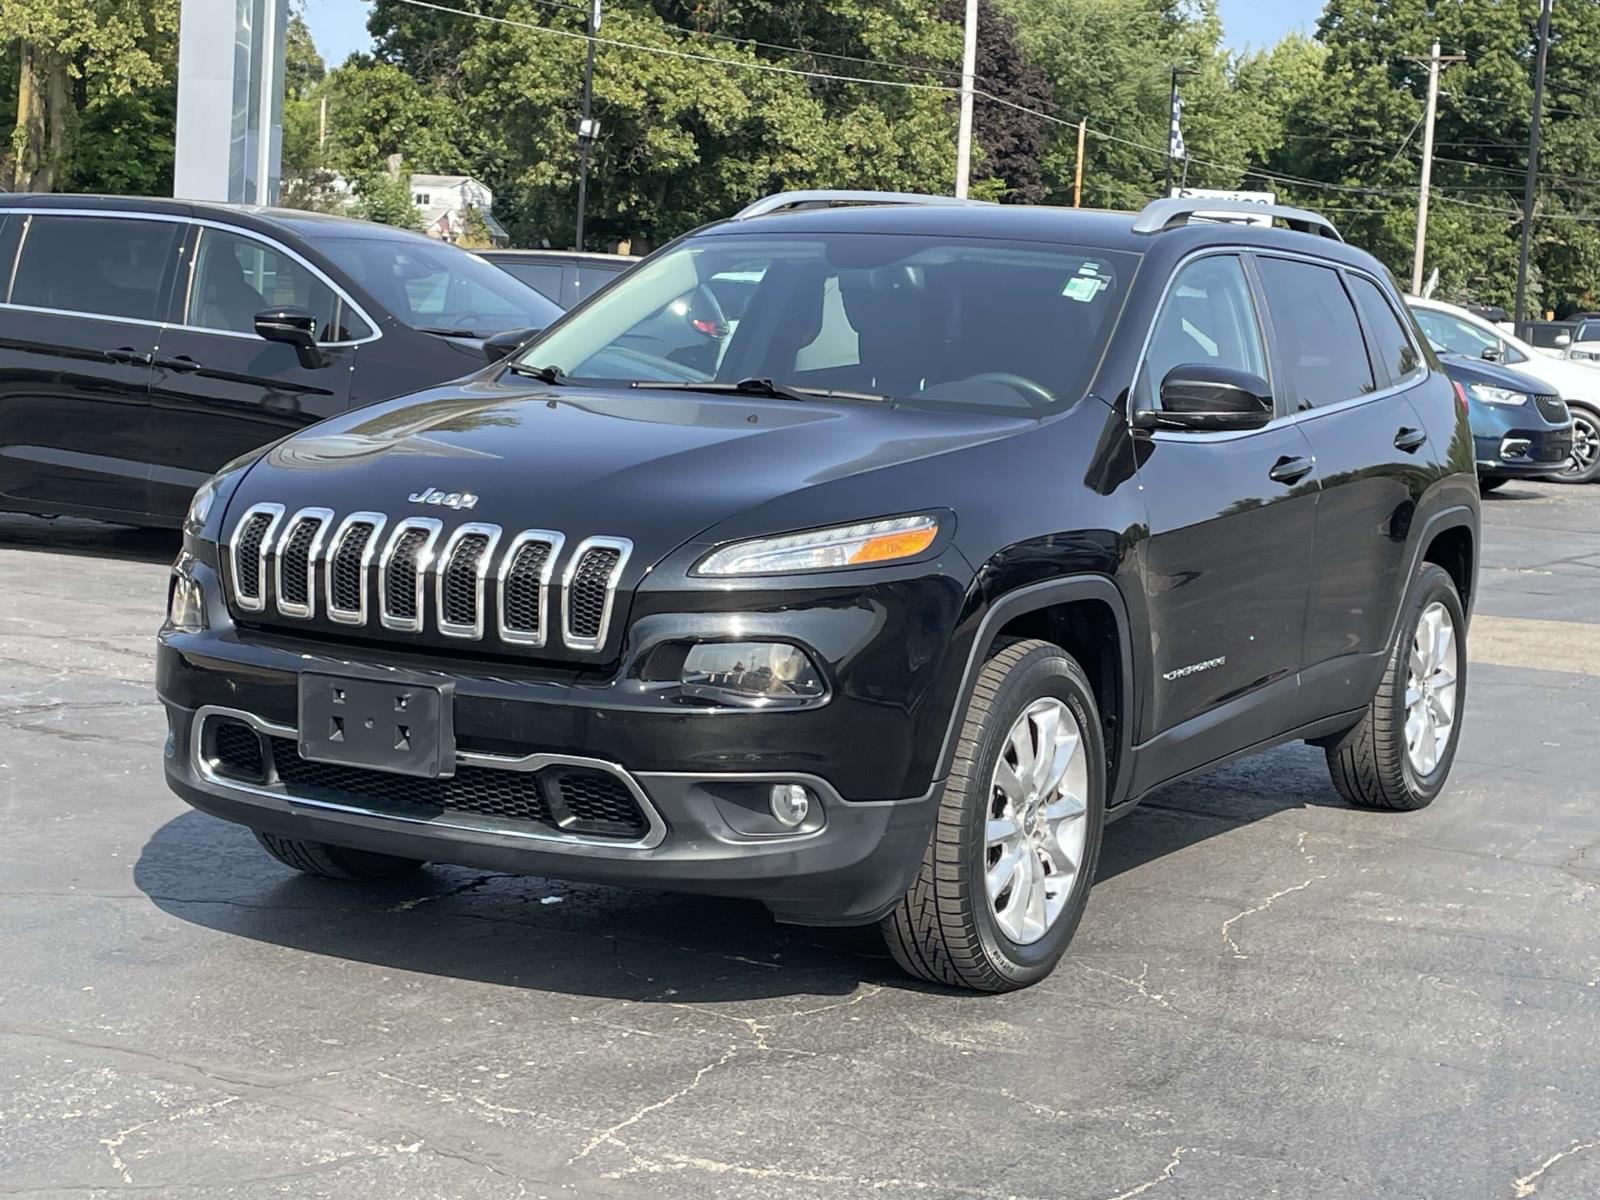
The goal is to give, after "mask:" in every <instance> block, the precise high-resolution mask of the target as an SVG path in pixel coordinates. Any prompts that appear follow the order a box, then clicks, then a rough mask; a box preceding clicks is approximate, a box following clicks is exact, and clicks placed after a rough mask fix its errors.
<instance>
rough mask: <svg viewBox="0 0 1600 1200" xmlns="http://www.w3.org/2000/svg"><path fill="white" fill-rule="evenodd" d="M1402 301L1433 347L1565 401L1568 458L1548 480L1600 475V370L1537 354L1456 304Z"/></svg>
mask: <svg viewBox="0 0 1600 1200" xmlns="http://www.w3.org/2000/svg"><path fill="white" fill-rule="evenodd" d="M1406 303H1407V304H1408V305H1410V306H1411V311H1412V313H1413V314H1414V315H1415V316H1416V318H1417V324H1419V325H1420V326H1422V332H1423V333H1425V334H1426V335H1427V336H1428V340H1429V341H1431V342H1432V343H1433V344H1434V345H1435V346H1442V347H1444V348H1445V349H1446V350H1448V351H1449V352H1450V353H1452V354H1459V355H1461V356H1462V357H1463V358H1467V359H1472V360H1475V361H1478V362H1484V363H1488V364H1490V365H1498V366H1503V367H1514V368H1516V370H1517V371H1519V372H1520V373H1522V374H1524V375H1531V376H1532V377H1533V378H1534V379H1536V380H1538V381H1539V383H1540V384H1542V385H1543V387H1544V389H1545V391H1547V392H1553V393H1554V394H1556V395H1558V396H1560V397H1561V398H1562V399H1563V400H1565V401H1566V402H1567V407H1568V408H1569V409H1570V410H1571V412H1572V456H1571V457H1570V458H1569V459H1568V460H1567V464H1566V466H1565V468H1564V469H1561V470H1557V471H1554V472H1551V473H1549V474H1548V475H1547V476H1546V477H1547V478H1549V479H1554V480H1556V481H1558V482H1560V483H1591V482H1593V481H1594V480H1595V479H1596V478H1600V370H1596V369H1595V368H1593V367H1589V366H1584V365H1582V364H1581V363H1577V362H1573V361H1571V360H1569V359H1564V358H1551V357H1550V356H1549V355H1547V354H1541V353H1540V352H1539V351H1537V350H1536V349H1534V347H1532V346H1530V345H1529V344H1528V343H1527V342H1525V341H1523V340H1522V339H1521V338H1519V337H1517V336H1516V335H1515V334H1510V333H1507V332H1506V331H1505V330H1503V329H1501V328H1499V327H1498V326H1496V325H1493V324H1491V323H1490V322H1488V321H1485V320H1484V319H1483V318H1482V317H1478V316H1474V315H1473V314H1472V313H1470V312H1468V311H1467V310H1466V309H1464V308H1458V307H1457V306H1456V305H1454V304H1445V303H1443V302H1442V301H1439V300H1422V299H1419V298H1418V297H1416V296H1407V297H1406Z"/></svg>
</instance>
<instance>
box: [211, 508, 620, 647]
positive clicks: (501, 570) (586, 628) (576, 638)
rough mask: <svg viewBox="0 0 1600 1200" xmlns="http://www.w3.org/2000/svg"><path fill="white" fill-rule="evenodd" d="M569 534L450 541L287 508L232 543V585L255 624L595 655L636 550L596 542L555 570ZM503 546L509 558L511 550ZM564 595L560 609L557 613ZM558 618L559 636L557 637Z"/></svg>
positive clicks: (360, 518) (253, 522)
mask: <svg viewBox="0 0 1600 1200" xmlns="http://www.w3.org/2000/svg"><path fill="white" fill-rule="evenodd" d="M565 544H566V538H565V536H564V535H563V534H560V533H556V532H553V531H551V530H547V529H528V530H523V531H521V532H519V533H516V534H513V535H511V536H509V537H506V536H505V535H504V531H503V530H502V529H501V528H500V527H499V526H498V525H485V524H477V523H469V524H464V525H460V526H458V527H457V528H455V529H454V530H452V531H451V532H450V533H449V534H448V535H446V534H445V533H444V525H443V522H441V521H439V520H438V519H437V518H433V517H408V518H405V519H404V520H401V521H398V522H394V523H393V527H392V528H390V521H389V519H388V517H386V516H384V515H383V514H382V513H373V512H358V513H352V514H350V515H349V516H347V517H345V518H344V519H343V520H342V521H336V519H335V515H334V513H333V512H332V511H331V510H329V509H326V508H302V509H300V510H299V511H298V512H294V513H290V512H288V511H287V510H286V509H285V508H284V506H283V505H281V504H257V505H255V506H253V507H252V508H250V509H248V510H246V512H245V514H244V515H243V516H242V517H241V518H240V519H239V521H238V523H237V524H236V525H235V526H234V528H233V535H232V537H231V538H230V539H229V540H228V545H227V554H226V557H227V560H228V568H229V570H228V586H229V588H230V590H231V598H232V601H233V603H234V605H235V607H236V608H237V609H238V610H239V611H240V612H241V613H246V614H263V615H265V614H276V615H278V616H283V617H289V618H292V619H295V620H309V619H311V618H313V617H315V616H316V615H317V608H318V605H319V603H320V604H321V605H322V606H323V607H324V608H325V610H326V615H327V617H328V619H329V620H330V621H333V622H336V623H338V624H341V625H352V626H369V625H371V624H373V623H376V624H377V625H380V626H381V627H382V628H384V629H389V630H395V631H398V632H404V633H421V632H423V630H424V629H425V628H427V627H428V623H429V621H430V619H431V628H433V629H434V630H436V631H437V632H439V633H440V634H443V635H444V636H446V637H453V638H462V639H465V640H470V641H481V640H483V639H485V638H497V639H498V640H499V641H501V642H505V643H508V644H510V645H514V646H527V647H535V648H536V647H540V646H544V645H546V644H555V642H556V639H557V637H558V636H559V640H560V642H561V643H563V644H564V645H565V646H566V647H567V648H568V649H570V650H579V651H593V650H598V649H599V648H600V647H601V646H603V645H604V644H605V640H606V633H607V629H608V626H609V624H610V620H611V611H612V605H613V602H614V599H615V596H616V588H617V580H618V579H619V578H620V577H621V575H622V569H623V567H624V566H626V565H627V561H628V555H629V553H630V552H631V550H632V548H633V547H632V543H630V542H629V541H628V540H627V539H625V538H611V537H591V538H586V539H584V540H583V541H582V542H580V543H579V544H578V545H577V547H576V548H575V549H574V550H573V551H572V553H571V554H570V555H568V556H567V557H566V563H565V572H564V574H563V575H562V577H561V579H560V582H559V584H558V582H557V579H556V569H557V567H558V566H559V565H560V562H561V559H562V550H563V548H564V546H565ZM502 545H503V547H504V548H503V549H502ZM558 595H559V599H560V602H559V609H558V608H557V606H556V604H555V603H554V602H553V601H554V598H555V597H556V596H558ZM556 612H559V614H560V615H559V624H560V629H559V631H555V632H553V631H552V628H551V626H552V622H553V616H552V614H553V613H556Z"/></svg>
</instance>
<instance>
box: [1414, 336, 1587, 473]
mask: <svg viewBox="0 0 1600 1200" xmlns="http://www.w3.org/2000/svg"><path fill="white" fill-rule="evenodd" d="M1434 349H1435V350H1436V351H1438V353H1439V365H1440V366H1441V367H1443V368H1444V373H1445V374H1446V375H1448V376H1449V377H1450V382H1451V383H1453V384H1455V385H1456V387H1457V388H1459V389H1460V392H1461V394H1462V395H1463V396H1464V397H1465V398H1466V402H1467V419H1468V421H1469V423H1470V424H1471V426H1472V444H1473V458H1474V460H1475V461H1476V462H1477V466H1478V487H1479V489H1480V490H1482V491H1485V492H1492V491H1494V490H1495V488H1497V487H1499V486H1500V485H1501V484H1503V483H1505V482H1506V481H1507V480H1510V479H1537V478H1540V477H1542V476H1545V475H1548V474H1549V473H1550V469H1551V468H1552V467H1555V466H1560V465H1562V464H1564V463H1566V462H1567V461H1568V460H1569V459H1570V458H1571V457H1572V414H1571V412H1569V411H1568V409H1567V405H1566V402H1565V401H1564V400H1562V399H1561V397H1560V396H1557V395H1555V394H1554V393H1552V392H1551V391H1550V389H1549V388H1548V387H1546V386H1545V385H1544V384H1543V383H1541V382H1539V380H1537V379H1535V378H1534V377H1533V376H1532V375H1525V374H1523V373H1522V372H1520V371H1513V370H1510V369H1509V368H1506V367H1499V366H1495V365H1494V364H1492V363H1487V362H1484V361H1483V360H1482V359H1474V358H1467V357H1465V356H1464V355H1460V354H1453V353H1451V352H1450V351H1449V350H1446V349H1445V348H1444V347H1442V346H1439V345H1437V344H1435V345H1434Z"/></svg>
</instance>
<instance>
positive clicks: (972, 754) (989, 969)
mask: <svg viewBox="0 0 1600 1200" xmlns="http://www.w3.org/2000/svg"><path fill="white" fill-rule="evenodd" d="M1104 813H1105V749H1104V746H1103V744H1102V740H1101V732H1100V716H1099V713H1098V711H1097V710H1096V707H1095V700H1094V692H1093V690H1092V689H1091V687H1090V685H1089V681H1088V679H1087V677H1086V676H1085V675H1084V673H1083V669H1082V668H1081V667H1079V665H1078V664H1077V663H1076V662H1075V661H1074V660H1073V659H1072V658H1071V656H1069V655H1068V654H1067V653H1066V652H1065V651H1063V650H1062V649H1061V648H1060V647H1058V646H1054V645H1051V644H1050V643H1048V642H1040V641H1024V642H1014V643H1012V644H1010V645H1008V646H1005V647H1004V648H1003V649H1001V650H1000V651H999V652H998V653H997V654H995V656H994V657H993V658H991V659H990V660H989V661H988V662H987V663H985V664H984V667H983V670H982V671H981V672H980V673H979V676H978V681H977V684H976V685H975V687H974V689H973V693H972V696H971V702H970V706H969V707H968V709H967V715H966V719H965V721H964V723H963V725H962V729H961V738H960V741H959V743H958V745H957V750H956V760H955V763H954V764H953V766H952V769H951V772H950V778H949V781H948V782H947V784H946V786H945V789H944V794H943V796H942V797H941V798H940V804H939V815H938V821H937V824H936V825H935V828H934V833H933V837H932V839H931V840H930V842H929V845H928V848H927V850H926V851H925V852H924V855H923V860H922V869H921V871H920V872H919V873H918V875H917V878H916V879H915V881H914V882H913V883H912V885H911V889H910V890H909V891H908V892H907V893H906V895H905V898H904V899H903V900H902V901H901V902H900V904H899V906H898V907H896V908H895V910H894V911H893V912H892V913H890V914H889V915H888V916H887V917H885V918H884V920H883V934H884V939H885V941H887V942H888V945H889V950H890V952H891V953H892V954H893V955H894V957H895V960H896V961H897V962H898V963H899V964H900V965H901V966H902V967H904V968H905V969H906V970H907V971H909V972H910V973H911V974H913V975H917V976H920V977H921V978H923V979H927V980H930V981H932V982H934V983H943V984H949V985H951V986H954V987H964V988H972V989H975V990H977V991H984V992H1004V991H1010V990H1012V989H1013V988H1019V987H1026V986H1027V985H1028V984H1030V983H1035V982H1037V981H1038V980H1040V979H1043V978H1044V977H1045V976H1046V975H1048V974H1049V973H1050V972H1051V970H1052V969H1054V967H1055V965H1056V963H1057V962H1058V961H1060V959H1061V956H1062V955H1063V954H1064V953H1065V952H1066V949H1067V945H1068V943H1069V942H1071V940H1072V935H1073V933H1074V932H1075V931H1076V930H1077V928H1078V922H1079V921H1080V920H1081V919H1082V917H1083V910H1084V906H1085V904H1086V903H1087V902H1088V899H1089V889H1090V887H1091V886H1092V884H1093V881H1094V868H1095V862H1096V859H1097V858H1098V856H1099V852H1100V833H1101V828H1102V826H1103V824H1104Z"/></svg>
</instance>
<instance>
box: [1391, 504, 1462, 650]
mask: <svg viewBox="0 0 1600 1200" xmlns="http://www.w3.org/2000/svg"><path fill="white" fill-rule="evenodd" d="M1451 529H1465V530H1467V531H1468V532H1469V533H1470V534H1471V535H1472V571H1471V574H1472V586H1471V587H1469V588H1468V589H1467V594H1466V595H1465V596H1462V597H1461V608H1462V610H1463V611H1464V612H1465V613H1466V615H1467V624H1468V625H1469V626H1470V625H1471V623H1472V609H1473V605H1474V603H1475V602H1476V601H1477V598H1478V587H1477V578H1478V568H1479V558H1480V550H1481V547H1480V545H1479V536H1478V534H1479V526H1478V511H1477V509H1476V508H1474V507H1473V506H1471V505H1468V504H1452V505H1450V506H1449V507H1447V508H1441V509H1439V510H1438V511H1436V512H1433V513H1430V514H1429V515H1428V516H1426V517H1424V518H1423V520H1422V526H1421V529H1420V531H1419V532H1418V534H1417V536H1416V539H1415V541H1414V542H1413V543H1412V546H1411V569H1410V571H1409V572H1408V573H1407V575H1406V586H1405V591H1403V592H1402V593H1401V594H1400V597H1399V603H1397V604H1396V605H1395V609H1394V619H1393V620H1391V621H1390V622H1389V641H1388V642H1386V643H1385V645H1393V644H1394V638H1395V635H1396V634H1397V633H1398V632H1399V629H1400V618H1401V617H1403V616H1404V615H1405V611H1406V602H1407V601H1408V600H1410V598H1411V589H1412V587H1413V585H1414V584H1415V582H1416V578H1417V571H1418V570H1419V569H1420V568H1421V567H1422V563H1423V555H1425V554H1426V553H1427V552H1428V547H1429V545H1431V544H1432V542H1433V540H1434V539H1435V538H1437V537H1438V536H1439V535H1440V534H1441V533H1444V532H1446V531H1448V530H1451Z"/></svg>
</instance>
